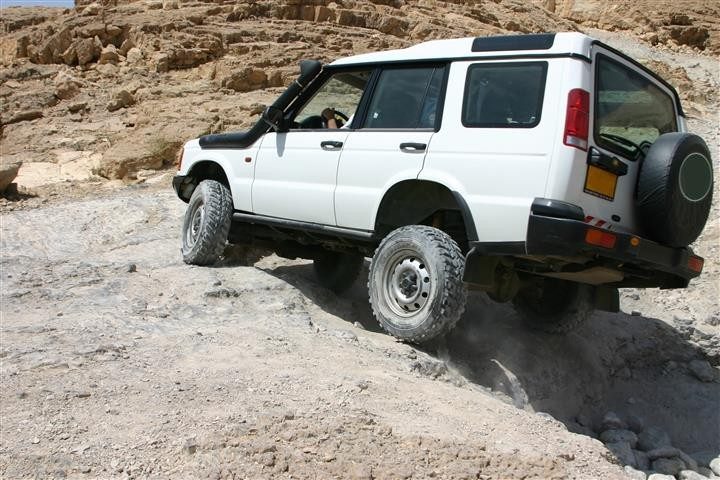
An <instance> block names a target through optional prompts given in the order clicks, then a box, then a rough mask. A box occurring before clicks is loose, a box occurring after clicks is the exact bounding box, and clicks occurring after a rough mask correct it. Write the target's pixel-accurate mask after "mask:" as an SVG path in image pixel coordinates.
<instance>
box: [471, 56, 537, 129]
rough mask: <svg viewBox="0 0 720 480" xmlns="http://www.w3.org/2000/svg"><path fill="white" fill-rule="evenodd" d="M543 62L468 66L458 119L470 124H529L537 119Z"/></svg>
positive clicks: (479, 126)
mask: <svg viewBox="0 0 720 480" xmlns="http://www.w3.org/2000/svg"><path fill="white" fill-rule="evenodd" d="M546 75H547V62H522V63H515V62H514V63H485V64H481V63H477V64H474V65H470V67H468V72H467V78H466V80H465V97H464V99H463V109H462V123H463V125H465V126H466V127H472V128H532V127H534V126H536V125H537V124H538V123H540V114H541V113H542V104H543V96H544V94H545V77H546Z"/></svg>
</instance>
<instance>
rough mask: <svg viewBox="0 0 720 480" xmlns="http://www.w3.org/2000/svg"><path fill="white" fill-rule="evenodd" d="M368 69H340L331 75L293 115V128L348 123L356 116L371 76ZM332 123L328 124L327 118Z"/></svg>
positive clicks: (332, 125)
mask: <svg viewBox="0 0 720 480" xmlns="http://www.w3.org/2000/svg"><path fill="white" fill-rule="evenodd" d="M370 73H371V71H370V70H363V71H356V72H342V73H336V74H334V75H332V76H331V77H330V78H329V79H328V80H327V81H326V82H325V83H324V84H323V86H321V87H320V89H319V90H318V91H317V92H316V93H315V95H313V97H312V98H311V99H310V101H308V102H307V103H306V104H305V105H303V107H302V108H301V109H300V111H299V112H298V113H297V115H296V116H295V122H294V123H293V128H299V129H317V128H342V127H343V126H349V123H350V121H351V120H352V116H353V115H355V112H356V111H357V108H358V105H360V99H361V98H362V95H363V92H364V91H365V87H366V86H367V83H368V80H369V79H370ZM332 117H334V118H333V120H335V123H334V124H332V122H331V125H330V126H329V125H328V120H329V119H330V118H332Z"/></svg>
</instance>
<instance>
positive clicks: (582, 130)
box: [563, 88, 590, 150]
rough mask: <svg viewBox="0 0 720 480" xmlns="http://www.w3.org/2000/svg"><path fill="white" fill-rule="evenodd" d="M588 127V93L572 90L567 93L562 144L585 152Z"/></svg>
mask: <svg viewBox="0 0 720 480" xmlns="http://www.w3.org/2000/svg"><path fill="white" fill-rule="evenodd" d="M589 125H590V93H588V92H586V91H585V90H583V89H580V88H573V89H572V90H570V93H568V103H567V111H566V112H565V135H564V136H563V143H564V144H565V145H568V146H570V147H575V148H579V149H580V150H587V148H588V128H589Z"/></svg>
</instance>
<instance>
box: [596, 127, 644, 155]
mask: <svg viewBox="0 0 720 480" xmlns="http://www.w3.org/2000/svg"><path fill="white" fill-rule="evenodd" d="M599 136H600V137H602V138H607V139H608V140H610V141H612V142H614V143H616V144H618V145H620V146H621V147H630V148H632V149H633V151H632V152H630V151H629V150H628V153H632V154H634V155H635V157H636V159H638V158H643V157H644V156H645V150H644V149H643V148H642V146H641V145H638V144H637V143H635V142H633V141H632V140H628V139H627V138H625V137H621V136H620V135H615V134H613V133H600V134H599ZM623 149H624V150H627V149H626V148H623Z"/></svg>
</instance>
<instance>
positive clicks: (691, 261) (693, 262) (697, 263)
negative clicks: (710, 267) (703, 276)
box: [688, 255, 705, 273]
mask: <svg viewBox="0 0 720 480" xmlns="http://www.w3.org/2000/svg"><path fill="white" fill-rule="evenodd" d="M704 264H705V260H703V259H702V258H701V257H698V256H695V255H690V257H689V258H688V268H689V269H690V270H692V271H693V272H697V273H700V272H702V269H703V265H704Z"/></svg>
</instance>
